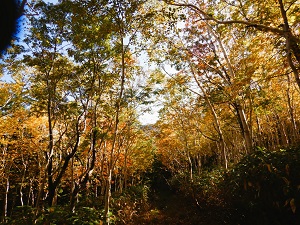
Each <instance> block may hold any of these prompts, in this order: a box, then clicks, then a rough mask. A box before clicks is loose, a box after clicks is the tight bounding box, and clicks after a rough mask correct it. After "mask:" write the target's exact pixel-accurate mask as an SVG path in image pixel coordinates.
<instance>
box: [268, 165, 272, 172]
mask: <svg viewBox="0 0 300 225" xmlns="http://www.w3.org/2000/svg"><path fill="white" fill-rule="evenodd" d="M267 167H268V170H269V172H270V173H272V170H271V165H270V164H267Z"/></svg>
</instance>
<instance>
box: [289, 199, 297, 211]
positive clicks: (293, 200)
mask: <svg viewBox="0 0 300 225" xmlns="http://www.w3.org/2000/svg"><path fill="white" fill-rule="evenodd" d="M290 206H291V209H292V211H293V213H295V212H296V205H295V199H294V198H292V199H291V201H290Z"/></svg>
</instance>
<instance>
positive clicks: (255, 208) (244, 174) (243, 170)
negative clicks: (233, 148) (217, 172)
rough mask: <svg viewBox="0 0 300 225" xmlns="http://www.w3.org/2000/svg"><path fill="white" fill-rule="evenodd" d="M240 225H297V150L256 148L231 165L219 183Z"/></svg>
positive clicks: (299, 195)
mask: <svg viewBox="0 0 300 225" xmlns="http://www.w3.org/2000/svg"><path fill="white" fill-rule="evenodd" d="M222 186H223V190H224V192H225V193H226V196H227V199H228V201H230V202H232V204H233V206H234V207H235V208H236V210H237V213H236V214H235V215H238V216H236V219H237V220H239V221H240V223H241V224H243V225H246V224H249V225H250V224H251V225H255V224H259V225H269V224H270V225H271V224H272V225H276V224H278V225H283V224H288V225H293V224H300V149H299V148H294V149H289V150H279V151H275V152H269V151H267V150H265V149H258V150H257V151H255V152H254V153H252V154H250V155H248V156H246V157H244V158H243V159H242V160H241V161H240V163H238V164H237V165H236V166H234V168H233V169H231V170H230V171H229V172H228V173H227V175H226V176H225V180H224V182H223V184H222Z"/></svg>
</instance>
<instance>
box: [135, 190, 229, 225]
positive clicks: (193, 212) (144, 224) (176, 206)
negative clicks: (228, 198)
mask: <svg viewBox="0 0 300 225" xmlns="http://www.w3.org/2000/svg"><path fill="white" fill-rule="evenodd" d="M222 217H224V213H223V212H222V209H218V208H204V209H201V210H200V209H199V208H198V207H196V205H195V204H194V202H193V201H192V200H190V199H187V198H185V197H184V196H182V195H179V194H176V193H174V192H171V191H160V192H159V193H156V194H153V196H152V197H151V199H150V206H149V209H148V210H147V211H146V212H144V213H143V214H142V215H139V216H138V217H136V219H135V221H134V223H133V224H135V225H224V224H226V223H225V222H224V220H223V218H222Z"/></svg>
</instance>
